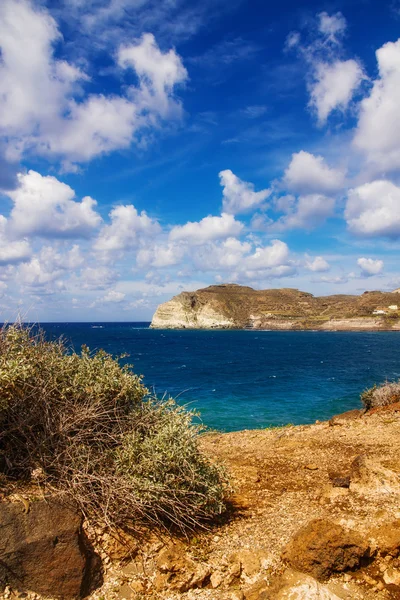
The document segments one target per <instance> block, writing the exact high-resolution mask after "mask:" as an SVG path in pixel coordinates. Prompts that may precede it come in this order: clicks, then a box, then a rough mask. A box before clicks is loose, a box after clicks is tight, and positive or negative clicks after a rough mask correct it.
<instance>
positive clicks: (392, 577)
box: [383, 568, 400, 587]
mask: <svg viewBox="0 0 400 600" xmlns="http://www.w3.org/2000/svg"><path fill="white" fill-rule="evenodd" d="M383 581H384V582H385V583H386V584H387V585H396V586H397V587H400V571H399V570H398V569H392V568H389V569H387V570H386V571H385V572H384V574H383Z"/></svg>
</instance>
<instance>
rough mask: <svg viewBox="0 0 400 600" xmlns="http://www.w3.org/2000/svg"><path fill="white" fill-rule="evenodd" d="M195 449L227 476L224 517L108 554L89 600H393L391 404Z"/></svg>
mask: <svg viewBox="0 0 400 600" xmlns="http://www.w3.org/2000/svg"><path fill="white" fill-rule="evenodd" d="M201 445H202V446H203V449H204V451H205V452H207V453H208V454H209V455H210V456H211V457H212V458H213V459H217V460H219V461H222V462H223V463H224V464H225V465H226V468H227V469H228V471H229V472H230V474H231V478H232V484H233V488H234V492H233V495H232V497H231V506H230V510H229V514H228V515H227V516H226V518H224V519H222V520H221V522H220V523H219V524H217V525H215V526H213V528H212V529H210V530H209V531H207V532H203V533H196V534H193V535H192V536H190V537H189V538H188V539H185V538H183V539H174V540H172V539H169V538H165V539H163V540H160V539H159V538H157V537H151V538H150V539H147V540H143V541H141V542H140V543H139V544H136V545H134V546H133V547H132V553H131V557H129V556H125V557H123V554H124V550H122V554H120V555H118V554H116V553H115V552H116V549H115V547H114V554H113V553H112V552H111V551H110V554H111V556H108V557H106V555H104V554H103V559H104V558H105V562H106V572H105V575H104V584H103V586H102V587H101V588H99V589H97V590H96V591H95V592H94V593H93V594H92V595H91V599H92V600H108V599H110V600H114V599H116V600H117V599H118V600H122V598H126V599H137V600H139V599H144V598H149V599H171V600H195V599H199V600H200V599H215V600H258V599H259V600H284V599H287V600H306V599H307V600H338V599H339V600H345V599H348V600H350V599H354V600H358V599H366V600H369V599H372V598H374V599H382V600H383V599H385V600H389V599H400V477H399V474H400V406H399V405H392V406H391V407H387V408H385V409H380V410H376V409H375V410H374V411H371V412H369V413H366V414H362V413H361V412H359V411H352V412H351V413H349V414H345V415H343V416H338V417H335V418H333V419H332V420H331V421H330V422H323V423H318V422H317V423H316V424H314V425H310V426H297V427H285V428H279V429H267V430H255V431H241V432H236V433H229V434H208V435H206V436H204V437H203V438H202V440H201ZM108 547H109V548H112V547H113V543H109V546H108ZM121 557H122V558H123V560H122V561H119V560H116V559H117V558H118V559H120V558H121ZM2 597H4V598H13V597H28V596H27V595H26V594H25V595H22V596H21V595H19V596H18V595H16V594H14V592H13V590H11V589H8V590H6V592H5V594H4V595H3V596H2ZM31 597H33V596H31Z"/></svg>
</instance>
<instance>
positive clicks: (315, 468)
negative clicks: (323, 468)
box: [304, 463, 318, 471]
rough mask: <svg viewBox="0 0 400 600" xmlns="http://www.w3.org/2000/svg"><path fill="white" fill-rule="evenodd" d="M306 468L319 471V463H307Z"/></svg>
mask: <svg viewBox="0 0 400 600" xmlns="http://www.w3.org/2000/svg"><path fill="white" fill-rule="evenodd" d="M304 468H305V469H307V470H308V471H318V465H315V464H314V463H311V464H309V465H305V466H304Z"/></svg>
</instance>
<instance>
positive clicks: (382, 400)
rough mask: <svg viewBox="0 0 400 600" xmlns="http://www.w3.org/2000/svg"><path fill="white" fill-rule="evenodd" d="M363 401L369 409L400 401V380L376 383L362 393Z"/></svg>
mask: <svg viewBox="0 0 400 600" xmlns="http://www.w3.org/2000/svg"><path fill="white" fill-rule="evenodd" d="M361 401H362V403H363V404H364V406H365V408H367V409H368V410H369V409H371V408H376V407H378V406H388V405H389V404H394V403H395V402H400V382H393V383H385V384H384V385H380V386H376V385H374V386H373V387H372V388H370V389H368V390H365V392H363V393H362V394H361Z"/></svg>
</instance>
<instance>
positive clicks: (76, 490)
mask: <svg viewBox="0 0 400 600" xmlns="http://www.w3.org/2000/svg"><path fill="white" fill-rule="evenodd" d="M192 418H193V413H190V412H188V411H186V410H185V409H183V408H182V407H179V406H178V405H177V404H175V402H174V401H173V400H167V401H161V400H158V399H156V398H150V397H149V396H148V392H147V390H146V388H145V387H144V386H143V384H142V382H141V379H140V377H138V376H136V375H134V374H133V373H132V372H131V370H130V368H129V367H128V366H124V367H121V366H120V364H119V362H118V360H117V359H114V358H113V357H112V356H111V355H109V354H107V353H105V352H104V351H100V352H97V353H95V354H91V353H90V352H89V350H88V348H86V347H83V348H82V351H81V353H80V354H77V353H74V352H72V353H68V352H67V351H66V347H65V346H64V344H63V342H62V341H57V342H48V341H46V339H45V337H44V335H43V333H41V332H39V333H37V334H35V333H34V331H33V330H32V329H27V328H25V327H21V326H9V327H3V328H2V329H1V330H0V455H1V457H2V461H1V462H2V464H3V465H4V468H3V470H4V471H5V473H6V475H7V476H8V478H13V479H15V480H25V481H29V480H30V479H31V478H32V476H35V474H36V475H37V474H38V473H39V474H40V475H41V478H42V480H43V483H44V484H46V485H48V486H51V487H53V488H56V489H57V490H60V491H61V492H62V493H64V494H65V495H66V496H68V497H70V498H71V499H73V500H74V501H75V502H77V503H78V504H79V506H80V508H81V509H82V511H83V512H84V514H85V515H86V516H87V517H88V518H90V519H92V520H95V521H98V522H101V523H102V524H104V523H105V524H106V525H107V526H108V527H110V528H111V529H116V528H119V527H124V528H138V527H139V526H141V525H143V524H145V525H146V524H147V525H148V524H150V523H153V524H158V525H161V524H162V525H164V526H168V525H171V524H172V525H174V526H177V527H178V528H180V529H182V530H184V529H185V528H188V527H189V528H194V527H195V526H197V525H199V524H201V523H202V522H204V521H206V520H207V519H211V518H212V517H214V516H215V515H216V514H219V513H221V512H222V511H223V510H224V495H225V492H226V481H225V478H224V475H223V472H222V470H221V469H220V468H219V467H217V466H215V465H213V464H211V463H210V462H209V461H208V460H207V459H206V457H204V456H203V455H202V454H201V453H200V451H199V450H198V446H197V439H198V433H199V431H200V430H201V427H200V426H197V425H194V424H193V421H192Z"/></svg>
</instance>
